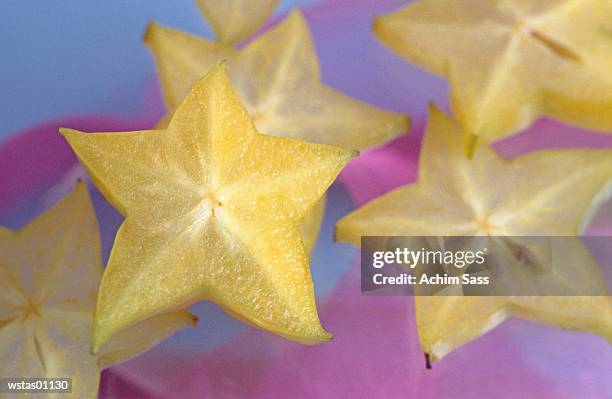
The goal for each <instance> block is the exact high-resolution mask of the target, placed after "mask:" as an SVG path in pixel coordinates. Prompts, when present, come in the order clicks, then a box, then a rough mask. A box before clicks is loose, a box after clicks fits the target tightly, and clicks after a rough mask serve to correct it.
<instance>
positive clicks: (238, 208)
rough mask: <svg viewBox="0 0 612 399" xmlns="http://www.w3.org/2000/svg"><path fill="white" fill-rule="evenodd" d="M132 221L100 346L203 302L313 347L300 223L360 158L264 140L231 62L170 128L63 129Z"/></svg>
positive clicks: (103, 296) (105, 297)
mask: <svg viewBox="0 0 612 399" xmlns="http://www.w3.org/2000/svg"><path fill="white" fill-rule="evenodd" d="M62 133H63V135H64V137H66V139H67V140H68V142H69V143H70V145H71V146H72V148H73V149H74V151H75V153H76V154H77V156H78V157H79V159H80V161H81V163H83V165H84V166H85V168H86V169H87V170H88V171H89V173H90V174H91V175H92V178H93V180H94V182H95V183H96V185H97V186H98V187H99V189H100V190H101V191H102V192H103V193H104V195H105V196H106V198H107V199H108V200H109V201H110V202H111V203H112V204H113V205H114V206H115V207H116V208H117V209H119V210H120V211H121V213H122V214H123V215H125V216H126V219H125V221H124V223H123V224H122V226H121V228H120V229H119V232H118V233H117V237H116V240H115V244H114V246H113V250H112V252H111V256H110V260H109V264H108V267H107V269H106V271H105V274H104V280H103V282H102V286H101V288H100V294H99V297H98V304H97V310H96V318H95V324H94V337H93V349H94V351H96V350H98V348H100V346H101V345H102V344H104V343H105V342H106V341H107V340H108V339H109V338H110V337H111V336H113V335H114V334H115V333H116V332H117V331H119V330H120V329H122V328H124V327H125V326H128V325H131V324H133V323H135V322H137V321H139V320H142V319H145V318H148V317H151V316H152V315H155V314H158V313H160V312H164V311H167V310H169V309H176V308H183V307H185V306H188V305H190V304H192V303H194V302H197V301H200V300H208V301H213V302H215V303H217V304H219V305H220V306H221V307H222V308H223V309H225V310H226V311H227V312H229V313H230V314H232V315H234V316H236V317H238V318H239V319H241V320H244V321H246V322H248V323H250V324H252V325H253V326H256V327H259V328H262V329H266V330H269V331H272V332H275V333H277V334H279V335H281V336H284V337H286V338H288V339H292V340H295V341H299V342H303V343H308V344H314V343H320V342H324V341H327V340H328V339H329V338H330V335H329V333H327V332H326V331H325V330H323V328H322V327H321V324H320V322H319V318H318V316H317V310H316V306H315V300H314V291H313V285H312V280H311V277H310V270H309V264H308V256H307V254H306V252H305V250H304V245H303V243H302V239H301V236H300V233H299V230H298V224H299V223H300V222H301V220H302V219H303V218H304V216H305V215H306V214H307V213H308V212H309V211H310V210H311V209H312V207H313V206H314V205H315V204H316V203H317V201H319V200H320V198H321V196H322V195H323V193H324V192H325V190H326V189H327V188H328V187H329V185H330V184H331V183H332V182H333V180H334V179H335V178H336V176H337V174H338V173H339V172H340V170H341V169H342V168H343V167H344V165H345V164H346V163H347V162H348V161H349V159H351V158H352V157H353V156H355V154H356V153H355V151H349V150H344V149H340V148H335V147H331V146H326V145H321V144H312V143H307V142H302V141H297V140H292V139H288V138H284V137H274V136H268V135H263V134H259V133H257V131H256V130H255V127H254V125H253V122H252V120H251V118H250V117H249V115H248V113H247V112H246V110H245V109H244V107H243V105H242V104H241V102H240V100H239V98H238V96H237V95H236V93H235V92H234V90H233V88H232V86H231V82H230V80H229V77H228V75H227V71H226V69H225V67H224V66H222V65H220V66H217V67H215V68H214V69H213V70H212V71H211V72H210V73H208V74H207V75H206V76H205V77H204V78H202V79H201V80H200V81H199V82H197V83H196V84H195V86H194V88H193V89H192V91H191V93H190V94H189V95H188V96H187V98H186V99H185V100H184V101H183V103H182V104H181V105H180V106H179V107H178V108H177V110H176V112H175V113H174V115H173V117H172V119H171V120H170V123H169V125H168V128H167V129H164V130H152V131H140V132H128V133H96V134H86V133H81V132H77V131H74V130H69V129H62Z"/></svg>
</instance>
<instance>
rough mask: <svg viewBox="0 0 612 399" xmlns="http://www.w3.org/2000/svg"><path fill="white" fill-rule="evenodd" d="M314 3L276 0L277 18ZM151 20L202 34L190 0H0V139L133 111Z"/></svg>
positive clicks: (149, 74) (147, 73)
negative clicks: (64, 120) (48, 123)
mask: <svg viewBox="0 0 612 399" xmlns="http://www.w3.org/2000/svg"><path fill="white" fill-rule="evenodd" d="M315 1H317V0H283V1H282V2H281V5H280V6H279V8H278V9H277V15H278V14H281V13H284V12H286V11H287V10H288V9H289V8H291V7H293V6H303V5H306V4H310V3H313V2H315ZM152 19H155V20H157V21H159V22H160V23H162V24H166V25H170V26H173V27H177V28H180V29H184V30H187V31H191V32H193V33H197V34H200V35H204V36H208V37H210V36H211V33H210V29H209V28H208V27H207V26H206V22H205V21H204V19H203V18H202V17H201V16H200V13H199V11H198V10H197V8H196V6H195V4H194V3H193V1H191V0H172V1H168V0H164V1H133V0H132V1H125V0H123V1H120V0H106V1H102V0H88V1H49V0H3V1H2V2H1V3H0V57H1V61H0V88H1V90H0V140H2V139H3V138H5V137H7V136H8V135H10V134H13V133H15V132H16V131H18V130H19V129H23V128H25V127H28V126H30V125H32V124H34V123H38V122H42V121H45V120H48V119H52V118H58V117H64V116H74V115H83V114H96V115H102V114H114V115H119V116H121V115H133V114H135V113H136V114H137V113H139V112H140V111H141V107H142V106H143V104H142V95H143V91H144V89H145V87H146V86H147V85H148V84H150V83H152V82H153V80H154V79H155V75H154V66H153V62H152V60H151V57H150V55H149V54H148V52H147V50H146V49H145V47H144V46H143V45H142V43H141V36H142V33H143V31H144V28H145V26H146V25H147V23H148V22H149V21H150V20H152Z"/></svg>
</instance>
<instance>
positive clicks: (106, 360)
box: [0, 183, 196, 399]
mask: <svg viewBox="0 0 612 399" xmlns="http://www.w3.org/2000/svg"><path fill="white" fill-rule="evenodd" d="M102 270H103V269H102V256H101V252H100V239H99V236H98V225H97V223H96V217H95V214H94V210H93V207H92V205H91V202H90V200H89V196H88V194H87V188H86V187H85V185H84V184H82V183H77V186H76V187H75V189H74V190H73V191H72V192H71V193H69V194H68V195H67V196H66V197H65V198H64V199H63V200H62V201H61V202H59V203H58V204H57V205H55V206H54V207H53V208H51V209H50V210H48V211H47V212H45V213H44V214H43V215H41V216H39V217H38V218H37V219H35V220H33V221H32V222H30V223H29V224H28V225H27V226H25V227H23V228H22V229H20V230H18V231H11V230H8V229H4V228H1V227H0V370H1V372H0V375H1V376H2V377H4V378H8V377H13V378H41V377H46V378H60V377H61V378H72V393H70V394H61V396H62V397H66V398H78V399H81V398H96V397H97V393H98V385H99V382H100V371H101V370H102V369H104V368H106V367H109V366H111V365H113V364H116V363H119V362H121V361H124V360H127V359H129V358H131V357H133V356H135V355H137V354H139V353H141V352H143V351H145V350H147V349H148V348H149V347H151V346H153V345H155V344H156V343H157V342H159V341H161V340H163V339H164V338H166V337H167V336H169V335H171V334H172V333H174V332H175V331H177V330H179V329H181V328H184V327H188V326H192V325H194V324H195V321H196V319H195V317H194V316H192V315H191V314H189V313H188V312H185V311H179V312H171V313H165V314H159V315H157V316H155V317H153V318H149V319H146V320H144V321H143V322H141V323H139V324H136V325H135V326H133V327H131V328H128V329H124V330H122V331H120V332H118V334H117V335H116V336H115V337H114V338H113V339H112V340H110V341H109V343H108V344H107V345H106V346H104V347H103V348H102V349H101V350H100V351H99V353H98V354H97V355H95V356H94V355H91V354H90V352H89V343H90V341H91V335H92V327H93V313H94V307H95V298H96V295H97V292H98V288H99V285H100V279H101V277H102ZM9 396H10V395H9ZM54 397H55V396H54Z"/></svg>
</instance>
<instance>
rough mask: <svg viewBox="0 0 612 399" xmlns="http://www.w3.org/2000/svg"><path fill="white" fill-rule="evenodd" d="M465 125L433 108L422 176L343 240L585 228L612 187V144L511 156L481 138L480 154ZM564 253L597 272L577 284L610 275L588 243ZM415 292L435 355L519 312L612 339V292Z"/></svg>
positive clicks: (377, 206) (382, 202) (349, 222)
mask: <svg viewBox="0 0 612 399" xmlns="http://www.w3.org/2000/svg"><path fill="white" fill-rule="evenodd" d="M460 130H461V129H460V127H459V126H458V125H457V124H456V123H455V122H454V121H453V120H452V119H451V118H450V117H448V116H446V115H445V114H444V113H442V112H441V111H439V110H437V109H435V108H432V109H431V111H430V117H429V124H428V128H427V131H426V133H425V137H424V143H423V149H422V152H421V158H420V168H419V170H420V176H419V180H418V182H417V183H415V184H410V185H407V186H404V187H400V188H398V189H396V190H394V191H391V192H389V193H388V194H385V195H383V196H382V197H379V198H377V199H375V200H373V201H371V202H370V203H368V204H366V205H365V206H363V207H361V208H359V209H358V210H356V211H354V212H353V213H351V214H349V215H347V216H346V217H344V218H343V219H341V220H340V221H339V222H338V224H337V226H336V237H337V239H339V240H340V241H344V242H349V243H352V244H354V245H359V244H360V237H361V236H473V235H490V236H508V237H510V238H511V237H512V236H519V237H520V236H523V237H527V236H575V235H577V234H581V233H583V231H584V229H585V227H586V226H587V225H588V223H589V221H590V220H591V217H592V215H593V214H594V211H595V210H596V209H597V208H598V207H599V206H600V205H601V204H602V203H604V202H605V201H606V200H608V199H609V198H610V195H611V194H612V190H611V189H610V187H611V186H612V151H611V150H591V149H575V150H574V149H572V150H555V151H552V150H550V151H539V152H535V153H531V154H528V155H524V156H521V157H519V158H516V159H513V160H505V159H502V158H501V157H499V156H498V155H497V154H496V153H495V152H494V151H493V150H492V149H490V148H489V147H485V146H481V147H478V148H476V151H475V153H474V158H473V159H472V160H471V161H470V160H468V159H467V158H465V156H464V154H463V151H462V148H461V131H460ZM519 242H520V241H519ZM559 251H561V252H556V253H558V254H561V253H564V254H565V255H564V257H566V258H567V262H569V263H573V264H574V265H579V267H580V268H581V270H582V271H587V272H585V273H579V272H576V273H575V275H574V279H575V280H574V281H573V282H571V283H572V284H575V285H576V286H577V287H578V286H580V287H588V286H591V285H597V284H599V282H598V281H595V280H597V279H598V278H600V276H601V273H600V272H599V268H598V266H597V265H596V264H595V263H594V260H593V258H592V256H591V255H590V252H589V251H587V250H586V249H585V248H584V247H582V246H580V247H572V250H571V251H569V252H568V251H567V250H563V249H561V250H559ZM566 252H568V253H566ZM591 280H593V281H591ZM577 292H585V291H580V290H577ZM415 299H416V313H417V325H418V329H419V338H420V341H421V345H422V347H423V349H424V351H425V352H426V353H427V354H428V355H429V356H430V357H431V358H432V360H437V359H440V358H442V357H443V356H444V355H445V354H447V353H448V352H450V351H451V350H453V349H454V348H456V347H458V346H460V345H462V344H464V343H466V342H469V341H471V340H473V339H475V338H477V337H479V336H480V335H482V334H484V333H486V332H487V331H489V330H490V329H492V328H494V327H495V326H497V325H498V324H499V323H501V322H502V321H503V320H504V319H505V318H507V317H509V316H518V317H522V318H526V319H529V320H534V321H537V322H541V323H545V324H548V325H551V326H556V327H560V328H566V329H571V330H580V331H588V332H591V333H595V334H599V335H601V336H603V337H605V338H607V339H608V340H612V297H608V296H566V297H557V296H541V297H533V296H516V297H465V296H437V297H426V296H421V297H416V298H415Z"/></svg>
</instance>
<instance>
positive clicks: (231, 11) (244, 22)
mask: <svg viewBox="0 0 612 399" xmlns="http://www.w3.org/2000/svg"><path fill="white" fill-rule="evenodd" d="M196 4H197V5H198V7H199V8H200V10H202V13H203V14H204V16H205V17H206V19H207V20H208V22H209V23H210V26H211V27H212V30H213V32H214V33H215V39H216V41H217V42H218V43H220V44H223V45H228V46H231V45H234V44H237V43H240V42H241V41H243V40H245V39H247V38H248V37H249V36H251V35H252V34H254V33H255V32H257V30H258V29H259V28H261V27H262V25H263V24H265V23H266V21H267V20H268V18H270V16H271V15H272V12H273V11H274V8H276V6H277V5H278V0H257V1H253V0H224V1H219V0H196Z"/></svg>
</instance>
